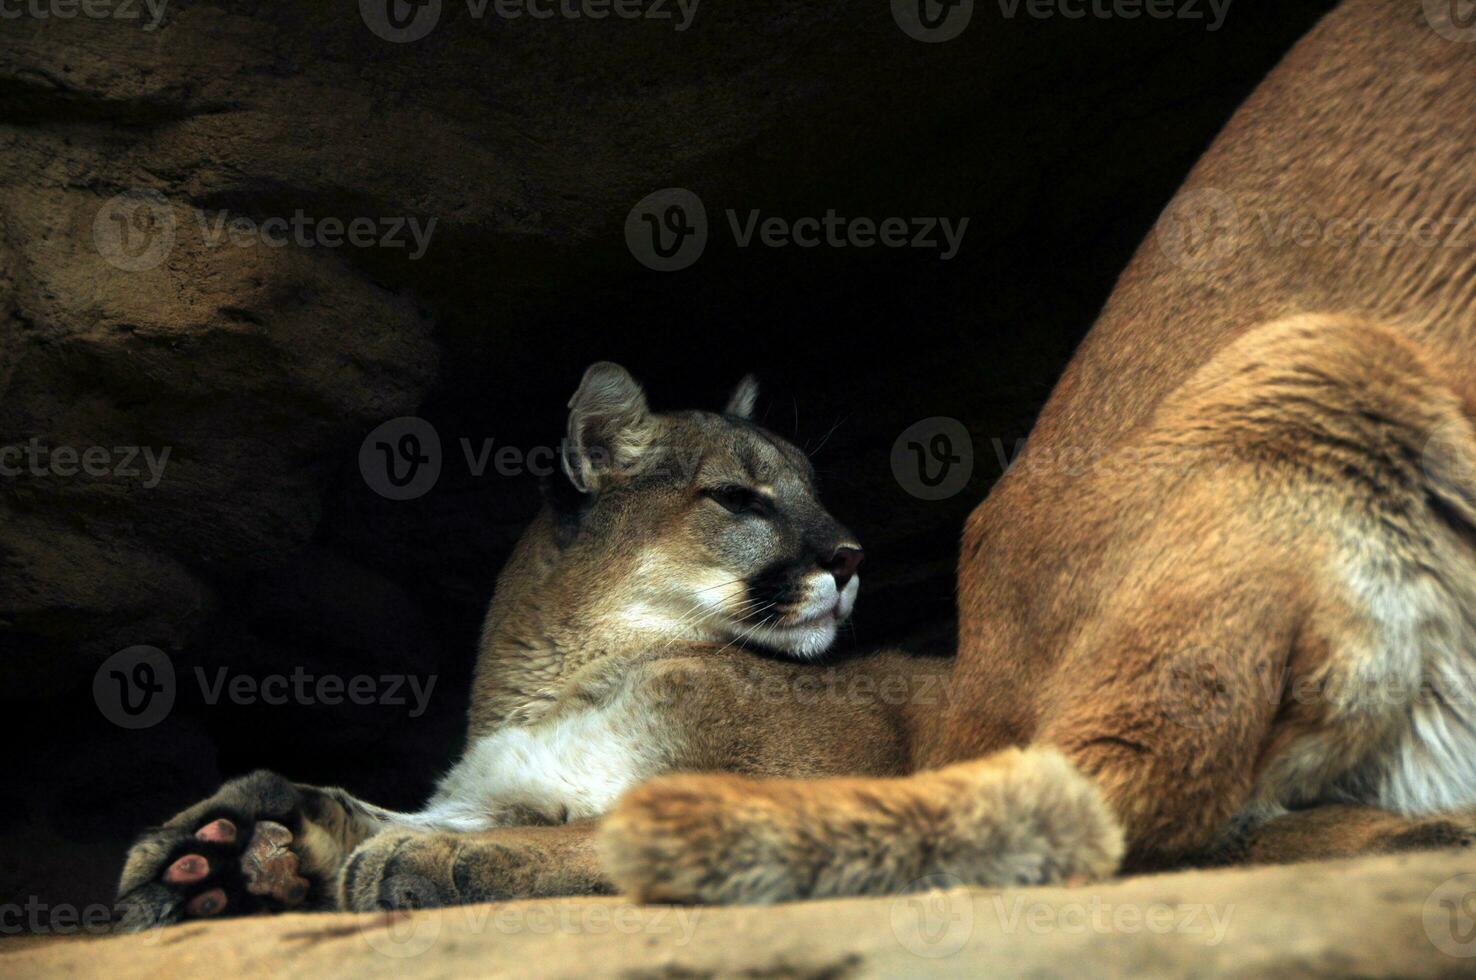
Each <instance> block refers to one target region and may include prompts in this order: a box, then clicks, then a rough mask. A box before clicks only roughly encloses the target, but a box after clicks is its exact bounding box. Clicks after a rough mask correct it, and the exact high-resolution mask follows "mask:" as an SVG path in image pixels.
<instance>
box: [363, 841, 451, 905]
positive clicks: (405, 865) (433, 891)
mask: <svg viewBox="0 0 1476 980" xmlns="http://www.w3.org/2000/svg"><path fill="white" fill-rule="evenodd" d="M459 850H460V849H459V847H458V845H457V842H456V840H455V838H454V837H453V836H451V835H448V834H433V833H418V832H414V831H386V832H384V833H381V834H377V835H376V836H374V837H371V838H370V839H369V840H367V841H365V842H364V843H363V844H360V845H359V846H358V848H356V849H355V850H354V852H353V853H352V854H350V855H349V859H348V861H347V862H345V863H344V866H343V872H342V873H341V874H340V875H339V880H338V904H339V906H340V907H341V908H344V909H349V910H351V911H355V912H373V911H380V910H396V909H423V908H437V907H439V906H442V905H458V904H461V903H462V902H464V901H467V899H465V898H463V897H462V896H461V894H460V892H459V890H458V889H457V887H456V873H455V872H456V863H457V857H458V852H459Z"/></svg>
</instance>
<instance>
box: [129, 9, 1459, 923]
mask: <svg viewBox="0 0 1476 980" xmlns="http://www.w3.org/2000/svg"><path fill="white" fill-rule="evenodd" d="M1438 7H1439V5H1438V4H1424V5H1421V4H1416V3H1411V2H1403V0H1348V2H1346V3H1345V4H1343V5H1342V6H1341V7H1339V8H1338V9H1337V10H1336V11H1335V12H1333V13H1332V14H1330V15H1329V16H1328V17H1327V18H1326V19H1325V20H1324V21H1323V22H1322V23H1321V24H1320V25H1319V26H1318V27H1317V28H1316V29H1315V30H1314V31H1313V32H1312V33H1311V34H1310V35H1309V36H1308V37H1307V38H1306V39H1304V40H1303V41H1302V42H1301V43H1300V44H1299V45H1298V46H1297V47H1296V48H1295V49H1294V50H1293V51H1292V53H1291V54H1290V55H1289V56H1288V57H1287V59H1286V60H1285V61H1284V63H1283V64H1282V65H1281V66H1280V67H1278V68H1277V69H1276V70H1275V71H1274V72H1273V73H1272V75H1271V76H1270V77H1269V78H1268V79H1267V81H1266V82H1265V83H1264V84H1263V85H1262V86H1261V87H1260V88H1259V89H1258V90H1257V92H1256V93H1254V94H1253V95H1252V96H1251V98H1250V99H1249V101H1248V102H1247V103H1246V104H1245V105H1244V106H1243V107H1242V108H1241V110H1240V111H1239V112H1238V113H1237V114H1236V116H1235V117H1234V118H1233V119H1232V120H1231V122H1230V123H1229V125H1228V126H1227V128H1226V129H1225V131H1224V133H1223V134H1222V135H1221V136H1220V138H1219V139H1218V140H1217V142H1216V143H1215V145H1214V146H1212V147H1211V149H1210V150H1209V151H1208V153H1207V155H1206V156H1205V158H1204V159H1203V160H1202V161H1201V162H1200V164H1199V165H1198V166H1197V167H1196V168H1195V170H1194V171H1193V172H1192V173H1191V175H1190V177H1189V179H1188V181H1187V183H1186V185H1185V187H1184V191H1183V193H1182V194H1181V196H1180V197H1179V198H1177V199H1176V200H1175V202H1174V203H1173V204H1172V205H1170V208H1169V210H1168V211H1167V212H1166V214H1165V216H1164V218H1163V219H1162V220H1161V221H1160V223H1159V225H1158V227H1157V228H1156V229H1155V231H1154V233H1153V234H1152V235H1151V236H1150V238H1149V239H1148V241H1147V242H1146V243H1145V244H1144V246H1143V247H1142V248H1141V249H1140V250H1139V252H1138V254H1137V255H1136V256H1135V258H1134V259H1133V261H1132V263H1131V264H1130V266H1129V267H1128V269H1127V271H1126V273H1125V274H1124V275H1123V277H1122V279H1121V281H1120V282H1119V284H1118V286H1117V289H1116V291H1115V292H1114V293H1113V295H1112V297H1111V298H1110V299H1109V301H1108V303H1107V306H1106V309H1105V310H1104V312H1103V313H1102V315H1101V317H1100V319H1099V320H1098V322H1097V324H1096V325H1095V327H1094V328H1093V329H1092V331H1091V333H1090V334H1089V335H1088V337H1087V339H1086V341H1085V342H1084V343H1083V345H1082V347H1081V349H1080V350H1079V351H1078V352H1077V355H1076V357H1075V358H1074V359H1073V361H1072V363H1071V364H1070V365H1069V366H1068V368H1067V370H1066V373H1065V375H1064V377H1063V378H1062V380H1061V382H1060V384H1059V385H1058V387H1057V389H1056V391H1055V392H1054V394H1053V395H1052V397H1051V399H1050V400H1049V402H1048V403H1047V405H1046V406H1045V408H1044V409H1043V411H1042V414H1041V417H1040V418H1039V420H1038V421H1037V424H1036V427H1035V430H1034V432H1033V433H1032V435H1031V437H1030V440H1029V442H1028V444H1027V446H1026V449H1025V451H1024V453H1023V455H1022V456H1021V458H1020V459H1019V460H1018V461H1017V462H1016V463H1015V465H1014V466H1012V467H1011V468H1010V469H1009V471H1008V472H1007V473H1006V474H1005V476H1004V477H1003V478H1002V479H1001V480H1000V481H999V482H998V483H997V484H996V485H995V487H994V488H993V489H992V491H991V492H990V494H989V496H988V497H987V498H986V499H985V500H984V502H983V503H982V504H981V505H979V507H978V508H977V509H976V510H975V512H974V513H973V515H972V516H971V517H970V518H969V520H968V522H967V524H966V526H965V528H964V533H963V544H962V549H961V554H960V560H959V583H958V611H959V618H960V628H959V642H958V652H957V656H956V658H954V660H953V661H952V662H951V664H950V663H949V662H948V661H943V662H936V661H923V660H911V659H908V658H906V657H904V656H902V655H900V654H897V653H886V654H881V655H878V656H876V657H871V658H864V659H861V660H858V661H855V662H853V663H848V664H847V665H845V666H841V667H834V668H831V667H824V666H822V665H818V664H814V663H806V662H805V661H806V658H812V657H815V656H817V655H818V654H819V653H820V652H821V651H823V650H824V649H825V648H826V647H827V646H828V645H829V644H830V642H831V640H832V638H833V637H834V632H835V629H836V626H837V624H838V622H839V621H840V619H841V618H843V617H844V616H845V615H846V614H847V613H848V612H849V611H850V608H851V605H852V603H853V602H854V599H855V589H856V587H857V585H856V583H857V579H856V565H857V564H858V563H859V561H860V558H861V553H860V549H859V546H858V545H857V544H856V542H855V541H854V540H853V539H852V538H851V537H850V535H849V534H847V533H846V532H845V531H844V530H843V529H841V528H840V526H839V525H837V524H836V523H835V521H834V520H833V519H832V518H830V517H829V515H828V514H826V513H825V511H824V510H823V509H822V508H821V507H820V505H819V503H818V502H817V500H816V496H815V489H814V483H813V478H812V476H811V474H810V470H809V467H808V465H807V464H806V463H805V461H804V459H803V457H802V455H801V454H800V453H799V452H798V451H796V450H795V449H794V447H792V446H789V445H788V444H786V443H784V442H783V441H782V440H779V439H778V438H776V437H775V436H773V435H771V434H769V433H765V432H763V431H762V430H761V429H759V428H757V427H756V426H754V425H753V424H752V423H751V421H749V419H748V416H749V415H750V414H751V410H752V405H753V400H754V397H755V389H754V387H753V386H752V385H751V384H747V383H745V384H744V385H742V386H740V388H739V390H738V392H737V393H736V394H735V396H734V399H733V401H732V403H730V405H729V406H728V410H727V412H726V413H724V414H723V415H722V416H717V415H704V414H701V413H685V414H679V415H670V416H659V415H653V414H651V413H650V412H649V411H648V409H647V408H646V404H645V400H644V398H643V397H642V396H641V394H640V390H639V388H638V387H637V386H636V385H635V384H634V382H633V381H631V380H630V379H629V377H628V376H627V375H626V374H625V373H624V372H623V371H620V370H619V369H616V368H613V367H609V366H597V367H596V368H594V369H592V370H591V372H590V374H589V375H588V376H587V377H586V379H585V382H584V384H583V385H582V386H581V387H580V390H579V392H578V394H576V396H575V398H574V401H573V402H572V403H571V414H570V420H569V434H568V438H567V440H566V444H567V446H568V451H567V453H566V456H565V470H566V474H565V475H566V477H567V479H566V480H562V481H560V482H559V483H557V484H556V485H555V487H554V488H553V492H552V495H551V498H550V502H549V504H548V506H547V507H546V509H545V511H544V513H543V514H542V515H541V516H540V517H539V518H538V520H537V521H536V522H535V523H534V525H533V526H532V528H530V530H529V531H528V533H527V535H526V536H525V538H524V540H523V541H522V543H521V544H520V545H519V547H518V549H517V552H516V554H515V555H514V557H513V558H512V560H511V561H510V563H509V566H508V568H507V570H506V571H505V572H504V574H503V576H502V578H501V580H500V581H499V583H498V588H497V594H496V597H495V598H494V600H493V603H492V608H491V611H490V614H489V617H488V623H487V628H486V633H485V636H484V638H483V643H482V651H481V657H480V660H479V666H478V672H477V678H476V690H475V692H474V697H473V705H472V714H471V733H472V738H471V740H470V743H469V744H470V748H469V750H468V751H467V753H466V756H465V757H464V758H463V759H462V761H461V762H460V763H459V764H458V765H457V766H456V767H455V769H453V771H452V772H451V774H450V775H449V776H448V777H447V778H446V780H445V781H444V782H443V783H442V785H441V788H440V790H439V792H438V793H437V794H436V796H435V798H434V799H433V800H432V801H431V802H430V804H429V805H428V806H427V807H426V809H425V810H423V811H422V812H420V813H417V814H409V815H405V814H395V813H390V812H387V811H384V810H381V809H379V808H376V807H373V806H370V805H369V804H366V803H363V802H360V801H358V800H355V799H353V798H352V797H350V796H349V795H348V794H346V793H344V792H342V791H340V790H331V789H315V788H312V787H305V786H298V785H294V784H292V783H289V782H287V781H286V780H285V779H282V778H281V777H277V776H274V775H271V774H266V773H258V774H256V775H253V776H250V777H247V778H245V779H243V780H238V781H236V782H233V783H230V784H227V785H226V786H225V787H224V788H223V789H222V790H221V791H220V793H219V794H217V795H216V796H215V797H213V798H212V799H210V800H207V801H205V802H204V803H201V804H198V805H196V806H194V807H191V808H190V809H188V810H186V811H185V812H183V813H181V814H180V815H178V816H176V817H175V818H173V819H172V820H170V821H169V822H168V823H167V824H165V825H164V827H163V828H161V829H158V830H155V831H151V832H149V833H148V834H146V835H145V836H144V837H143V839H142V840H141V841H140V842H139V843H138V844H137V845H136V846H135V847H134V849H133V850H132V852H131V853H130V855H129V857H128V859H127V862H126V865H125V869H124V873H123V878H122V883H121V889H120V891H121V899H120V910H121V911H122V913H123V921H124V924H125V925H132V926H135V927H137V926H142V925H148V924H152V923H155V922H167V921H173V920H175V919H178V918H181V917H185V916H205V915H218V914H221V913H227V914H230V913H236V912H242V911H249V910H252V909H254V908H259V907H266V908H283V907H291V906H294V905H295V906H310V907H331V906H335V905H336V906H339V907H344V908H353V909H362V908H370V907H385V906H389V907H400V906H414V905H428V904H435V903H449V902H458V901H472V900H479V899H491V898H500V897H509V896H514V895H517V896H536V895H553V894H564V893H572V892H599V891H608V890H619V891H622V892H624V893H627V894H629V895H631V896H633V897H635V898H636V899H638V900H645V901H677V902H773V901H780V900H790V899H801V898H815V897H825V896H838V895H866V894H884V893H896V892H901V891H906V890H908V889H911V888H916V887H920V886H925V885H927V884H928V883H934V882H937V881H939V880H940V876H941V878H942V880H953V881H956V882H959V883H963V884H970V885H978V886H992V885H1004V884H1034V883H1047V882H1059V881H1067V880H1083V879H1093V878H1102V877H1106V876H1109V875H1112V874H1116V873H1119V872H1123V871H1134V870H1140V869H1154V868H1161V867H1165V866H1171V865H1176V864H1182V863H1186V862H1195V863H1204V862H1228V861H1290V860H1302V859H1310V858H1322V857H1335V856H1344V855H1350V854H1359V853H1376V852H1383V851H1393V850H1401V849H1407V848H1415V847H1436V846H1454V845H1462V844H1466V843H1468V842H1469V841H1470V840H1471V838H1472V833H1473V826H1476V820H1473V817H1472V813H1471V811H1472V808H1473V807H1476V706H1473V700H1472V695H1473V693H1476V687H1473V685H1472V680H1473V676H1472V673H1473V668H1476V650H1473V641H1476V426H1473V417H1476V381H1473V378H1476V242H1473V238H1476V236H1473V235H1472V234H1471V230H1472V223H1471V218H1472V216H1473V215H1472V209H1473V208H1476V193H1473V191H1472V190H1471V187H1472V185H1471V183H1470V181H1469V180H1468V179H1466V176H1467V175H1466V170H1467V169H1468V168H1469V166H1470V164H1471V163H1472V162H1473V161H1476V114H1472V113H1471V112H1469V111H1465V110H1467V109H1469V107H1470V106H1472V105H1476V45H1471V44H1460V43H1456V42H1455V41H1453V40H1451V39H1450V38H1451V37H1452V36H1453V35H1459V34H1460V32H1461V31H1463V30H1468V29H1469V25H1465V26H1463V25H1461V24H1458V23H1455V22H1453V21H1451V20H1450V19H1449V17H1446V19H1445V20H1441V16H1442V15H1441V14H1440V13H1439V11H1438V9H1437V8H1438ZM1446 14H1448V15H1450V16H1453V14H1451V12H1450V11H1447V12H1446ZM1205 216H1208V217H1209V218H1210V219H1212V220H1211V221H1209V222H1205V221H1204V218H1205ZM1308 221H1310V222H1311V226H1312V228H1313V230H1314V231H1316V232H1319V234H1313V235H1311V236H1310V237H1309V235H1308V234H1307V231H1306V229H1307V222H1308ZM1432 222H1433V223H1434V224H1435V226H1436V227H1437V228H1438V229H1442V230H1443V231H1444V233H1445V234H1446V235H1447V236H1449V235H1460V234H1464V235H1465V236H1466V237H1465V239H1464V244H1462V243H1461V241H1460V240H1451V239H1449V238H1445V239H1441V240H1440V241H1438V242H1437V243H1436V244H1435V245H1433V246H1432V245H1428V244H1424V245H1422V244H1419V242H1421V241H1425V240H1426V239H1427V237H1428V236H1427V235H1425V232H1424V229H1427V228H1428V226H1429V225H1430V223H1432ZM1370 223H1372V224H1373V225H1374V226H1376V230H1377V228H1384V229H1386V230H1387V229H1391V228H1395V227H1403V228H1405V229H1406V232H1407V233H1406V234H1405V235H1404V236H1403V237H1397V236H1392V235H1390V236H1381V235H1377V234H1376V235H1374V236H1372V237H1366V236H1363V235H1360V233H1359V232H1358V229H1359V228H1366V227H1367V226H1368V225H1369V224H1370ZM1415 228H1418V229H1421V231H1420V232H1419V235H1420V237H1419V238H1414V237H1413V236H1412V235H1411V234H1409V233H1408V231H1409V230H1410V229H1415ZM1350 229H1352V230H1353V235H1354V238H1353V240H1352V241H1351V242H1350V241H1349V239H1348V232H1349V230H1350ZM1202 231H1211V232H1215V233H1217V234H1218V235H1219V236H1220V237H1218V238H1216V237H1209V238H1202V237H1201V236H1200V234H1199V233H1200V232H1202ZM684 454H685V455H684ZM1083 459H1090V460H1094V461H1095V462H1094V463H1093V465H1090V466H1087V467H1085V468H1082V467H1081V466H1080V465H1078V464H1079V461H1080V460H1083ZM683 460H686V461H687V465H686V467H685V468H683V467H682V466H681V465H680V464H681V462H682V461H683ZM1067 460H1069V461H1072V462H1071V465H1066V464H1065V462H1064V461H1067ZM662 461H664V463H663V462H662ZM673 466H675V468H674V469H673ZM647 467H650V468H649V469H647ZM750 644H752V645H758V646H765V647H768V648H769V649H771V650H774V651H777V652H779V653H780V654H781V655H782V656H781V657H777V658H768V659H765V658H761V657H759V656H757V655H755V654H754V653H752V652H750V651H748V650H747V649H745V648H746V647H747V646H748V645H750ZM945 670H946V671H947V673H948V676H947V678H946V690H945V691H943V692H941V693H940V694H939V695H938V696H934V697H930V696H927V695H926V694H925V692H926V690H927V688H928V687H929V686H930V685H934V684H936V683H937V682H938V681H939V679H940V676H941V674H942V672H943V671H945ZM819 672H824V674H825V676H828V677H831V678H838V679H842V680H844V681H845V683H837V684H822V685H819V688H818V689H820V690H823V692H824V694H823V696H820V697H802V696H799V694H797V692H798V691H801V690H803V689H805V687H806V686H807V685H809V684H814V683H815V682H816V681H817V678H818V676H819ZM863 680H864V681H865V682H866V683H864V684H862V683H860V682H861V681H863ZM888 688H890V689H891V690H892V691H894V692H896V696H894V697H889V696H883V695H882V692H883V691H884V690H886V689H888ZM863 691H864V692H866V693H864V694H863V693H861V692H863ZM837 692H839V694H838V693H837Z"/></svg>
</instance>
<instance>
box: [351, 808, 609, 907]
mask: <svg viewBox="0 0 1476 980" xmlns="http://www.w3.org/2000/svg"><path fill="white" fill-rule="evenodd" d="M594 829H595V824H594V822H593V821H586V822H581V823H571V824H563V825H559V826H553V827H504V828H499V829H496V830H489V831H481V832H477V833H426V832H419V831H403V830H388V831H384V832H382V833H380V834H377V835H376V836H374V837H372V838H370V839H369V840H368V841H366V842H365V843H363V844H361V845H360V846H359V847H358V849H357V850H355V851H354V852H353V854H352V855H351V856H350V857H349V859H348V862H347V863H346V864H345V865H344V867H343V873H342V875H341V876H340V878H339V882H338V894H339V904H340V906H341V907H342V908H345V909H353V910H357V911H371V910H375V909H401V908H430V907H435V906H442V905H466V904H470V903H473V902H492V901H502V900H506V899H513V898H551V897H557V896H563V895H603V894H610V893H612V892H613V891H614V888H613V886H612V885H611V884H610V882H609V880H608V879H607V878H606V876H605V874H604V872H603V870H602V869H601V868H600V863H599V860H598V858H597V856H596V853H595V848H594Z"/></svg>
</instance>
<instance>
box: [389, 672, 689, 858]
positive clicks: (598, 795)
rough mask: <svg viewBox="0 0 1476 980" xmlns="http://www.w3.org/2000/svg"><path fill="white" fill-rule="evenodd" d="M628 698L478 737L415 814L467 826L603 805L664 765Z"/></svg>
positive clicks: (654, 737) (558, 816) (560, 817)
mask: <svg viewBox="0 0 1476 980" xmlns="http://www.w3.org/2000/svg"><path fill="white" fill-rule="evenodd" d="M632 701H633V699H632V698H631V697H630V696H629V695H628V694H625V695H620V696H617V697H615V698H614V699H612V700H611V701H609V702H607V703H604V704H601V705H597V706H592V707H588V708H581V709H579V710H574V711H564V712H560V713H558V714H556V715H555V716H554V717H551V718H548V719H544V720H540V721H539V722H537V723H535V724H532V725H526V726H513V727H509V728H505V729H503V730H501V731H498V732H494V733H493V734H491V735H487V736H485V737H483V738H481V739H479V740H477V741H476V742H475V743H473V744H472V745H471V746H470V747H469V748H468V750H467V752H466V754H465V755H464V756H462V758H461V761H460V762H458V763H457V764H456V766H455V768H453V769H452V770H451V772H450V773H449V774H447V776H446V778H445V779H443V780H442V781H441V785H440V787H439V788H438V789H437V791H436V795H435V796H434V797H433V798H432V800H431V803H430V805H429V806H428V807H426V809H425V810H424V811H422V812H421V813H419V814H416V815H415V822H416V823H419V824H422V825H425V826H432V827H436V828H439V829H445V830H461V831H472V830H485V829H488V828H491V827H495V826H501V825H504V824H506V823H508V822H523V820H524V819H526V816H527V814H528V813H529V812H530V811H531V812H532V813H536V814H538V815H539V816H540V817H541V818H542V819H543V820H545V821H547V822H554V823H559V822H565V821H570V820H581V819H586V818H589V817H595V816H599V815H600V814H602V813H605V812H606V811H607V810H609V809H610V808H611V806H613V805H614V803H615V801H616V800H617V799H618V798H619V797H620V795H621V794H622V793H624V792H625V791H626V790H627V789H630V788H631V787H632V786H634V785H636V784H637V783H639V782H641V781H643V780H645V779H648V778H649V777H651V776H653V775H655V774H656V773H657V772H659V771H661V769H662V768H663V764H662V761H663V753H662V751H661V748H662V746H661V743H660V739H659V736H658V733H657V732H655V731H654V730H653V728H652V725H651V721H652V720H653V719H650V718H643V717H642V715H641V714H640V713H639V710H638V708H637V706H636V705H634V704H632V703H631V702H632Z"/></svg>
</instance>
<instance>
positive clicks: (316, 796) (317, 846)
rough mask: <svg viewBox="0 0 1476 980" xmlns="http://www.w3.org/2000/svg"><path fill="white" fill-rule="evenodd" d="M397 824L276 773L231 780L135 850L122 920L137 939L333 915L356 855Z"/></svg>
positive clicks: (123, 890) (128, 865) (121, 901)
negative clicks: (344, 873)
mask: <svg viewBox="0 0 1476 980" xmlns="http://www.w3.org/2000/svg"><path fill="white" fill-rule="evenodd" d="M394 816H395V815H394V814H391V813H390V812H389V811H386V810H381V809H380V808H378V807H375V806H372V805H370V804H368V803H364V802H362V801H360V800H357V799H355V798H354V797H352V796H350V795H349V794H348V793H345V792H344V791H343V790H340V789H319V788H317V787H313V786H302V785H297V784H294V783H291V782H289V781H288V780H286V779H283V778H282V777H281V776H278V775H277V774H276V773H271V772H266V771H259V772H254V773H252V774H251V775H249V776H243V777H242V778H240V779H233V780H231V781H230V782H228V783H226V784H225V785H224V786H222V787H221V788H220V790H219V792H217V793H216V794H215V795H214V796H212V797H210V798H209V799H208V800H205V801H203V802H201V803H197V804H195V805H194V806H192V807H190V808H189V809H187V810H184V811H183V812H181V813H179V814H178V815H176V816H174V817H173V818H171V819H170V820H169V821H168V822H166V823H165V824H164V825H163V826H161V827H156V828H153V829H151V830H148V831H146V832H145V833H144V834H143V836H141V837H140V838H139V840H138V842H137V843H135V844H134V845H133V847H132V848H131V849H130V850H129V852H128V857H127V860H126V862H125V864H124V867H123V875H122V878H121V880H120V881H119V884H118V899H117V903H116V907H115V912H114V914H115V918H116V920H117V921H118V923H119V925H120V927H121V928H122V929H123V930H125V931H129V932H134V931H138V930H142V929H147V928H150V927H153V926H160V925H167V924H169V923H173V922H178V921H180V920H181V919H185V918H201V917H207V916H216V915H245V914H248V913H252V912H258V911H280V910H283V909H289V908H301V909H313V908H332V907H334V905H335V904H336V899H337V892H336V889H335V884H336V881H337V877H338V871H339V868H340V867H341V866H342V865H343V862H344V860H345V859H346V857H347V856H348V854H349V852H350V851H352V850H353V849H354V848H355V847H357V846H358V845H359V844H360V843H361V842H362V841H364V840H365V839H367V838H368V837H370V836H371V835H372V834H374V833H376V832H378V831H379V830H380V829H382V828H383V827H384V826H386V825H388V823H389V821H390V820H392V819H393V818H394Z"/></svg>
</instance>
